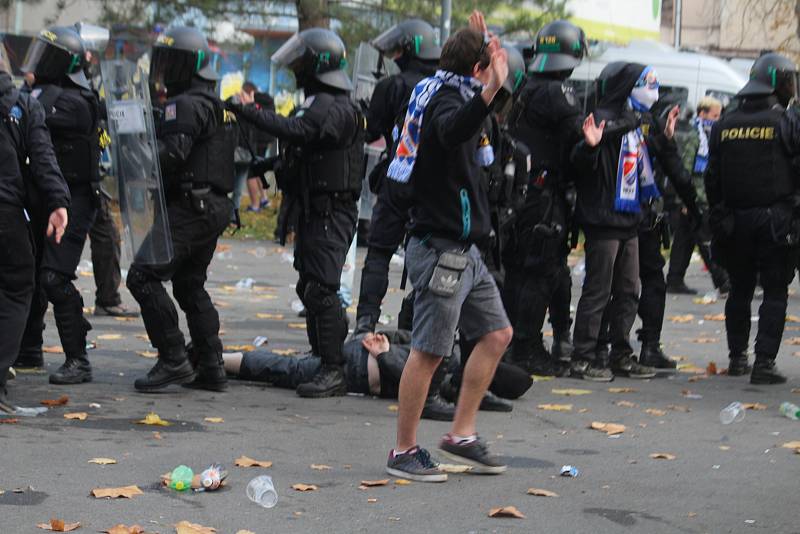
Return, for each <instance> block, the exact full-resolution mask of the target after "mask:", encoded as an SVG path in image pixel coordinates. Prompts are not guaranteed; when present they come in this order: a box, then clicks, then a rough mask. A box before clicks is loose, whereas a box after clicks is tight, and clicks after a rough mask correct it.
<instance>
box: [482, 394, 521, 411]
mask: <svg viewBox="0 0 800 534" xmlns="http://www.w3.org/2000/svg"><path fill="white" fill-rule="evenodd" d="M478 409H479V410H480V411H482V412H506V413H507V412H510V411H511V410H513V409H514V406H513V405H512V404H511V403H510V402H508V401H507V400H505V399H501V398H500V397H498V396H497V395H495V394H494V393H492V392H491V391H487V392H486V394H485V395H484V396H483V399H481V404H480V406H479V407H478Z"/></svg>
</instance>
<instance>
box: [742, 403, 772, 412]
mask: <svg viewBox="0 0 800 534" xmlns="http://www.w3.org/2000/svg"><path fill="white" fill-rule="evenodd" d="M742 408H744V409H745V410H754V411H757V412H763V411H764V410H766V409H767V405H766V404H761V403H760V402H743V403H742Z"/></svg>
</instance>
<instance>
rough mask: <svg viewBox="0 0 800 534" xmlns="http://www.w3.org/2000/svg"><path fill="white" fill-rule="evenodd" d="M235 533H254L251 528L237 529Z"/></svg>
mask: <svg viewBox="0 0 800 534" xmlns="http://www.w3.org/2000/svg"><path fill="white" fill-rule="evenodd" d="M236 534H256V533H255V532H253V531H252V530H237V531H236Z"/></svg>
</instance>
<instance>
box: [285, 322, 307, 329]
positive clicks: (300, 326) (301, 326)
mask: <svg viewBox="0 0 800 534" xmlns="http://www.w3.org/2000/svg"><path fill="white" fill-rule="evenodd" d="M286 326H288V327H289V328H291V329H293V330H305V329H306V323H289V324H288V325H286Z"/></svg>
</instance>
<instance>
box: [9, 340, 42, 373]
mask: <svg viewBox="0 0 800 534" xmlns="http://www.w3.org/2000/svg"><path fill="white" fill-rule="evenodd" d="M43 367H44V355H43V354H42V347H41V345H40V346H38V347H29V348H26V347H23V348H21V349H20V350H19V356H17V359H16V361H15V362H14V368H15V369H29V370H38V369H42V368H43Z"/></svg>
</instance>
